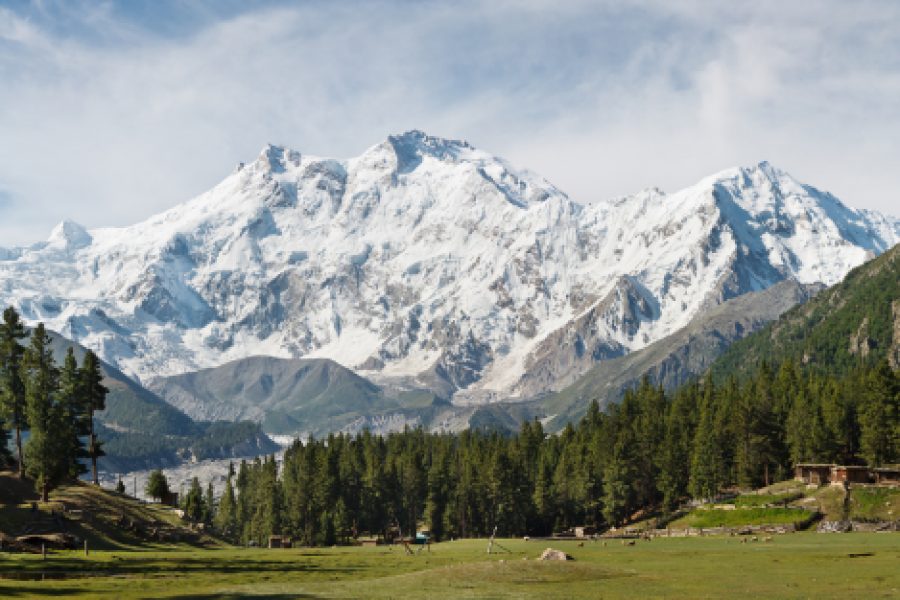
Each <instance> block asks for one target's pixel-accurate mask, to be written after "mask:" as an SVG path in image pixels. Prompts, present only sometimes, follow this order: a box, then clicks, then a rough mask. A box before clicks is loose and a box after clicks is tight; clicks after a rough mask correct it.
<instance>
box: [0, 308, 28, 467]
mask: <svg viewBox="0 0 900 600" xmlns="http://www.w3.org/2000/svg"><path fill="white" fill-rule="evenodd" d="M27 337H28V333H26V332H25V325H24V324H23V323H22V321H21V319H20V318H19V313H17V312H16V309H15V308H13V307H12V306H10V307H9V308H7V309H6V310H4V311H3V323H2V324H0V414H2V415H3V417H4V418H5V420H6V424H7V426H8V427H10V428H12V430H13V431H14V432H15V438H16V457H17V458H18V462H19V468H18V472H19V478H23V477H25V461H24V456H23V454H22V432H23V431H27V430H28V421H27V418H26V414H25V413H26V411H25V383H24V382H23V381H22V357H23V356H24V353H25V348H23V347H22V345H21V344H19V340H21V339H25V338H27Z"/></svg>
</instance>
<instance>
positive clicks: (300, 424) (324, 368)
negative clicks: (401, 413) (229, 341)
mask: <svg viewBox="0 0 900 600" xmlns="http://www.w3.org/2000/svg"><path fill="white" fill-rule="evenodd" d="M149 387H150V389H151V390H152V391H154V392H156V393H157V394H159V395H160V397H162V398H163V399H165V400H166V402H168V403H170V404H172V405H173V406H176V407H178V408H179V409H180V410H183V411H184V412H185V413H187V414H188V415H189V416H191V417H193V418H194V419H197V420H213V419H223V420H229V421H240V420H245V419H246V420H252V421H256V422H260V423H264V425H265V428H266V431H268V432H271V433H295V432H297V431H312V430H315V429H317V428H318V427H319V425H320V424H321V423H322V422H323V421H324V420H327V419H330V418H333V417H340V418H342V419H345V420H353V419H355V418H357V417H358V416H359V415H361V414H371V413H377V412H381V411H383V410H387V409H392V408H400V406H401V404H400V403H399V402H398V401H397V400H392V399H389V398H386V397H385V396H384V395H383V394H382V391H381V389H380V388H379V387H378V386H376V385H374V384H373V383H371V382H370V381H368V380H366V379H364V378H362V377H360V376H359V375H356V374H355V373H353V371H350V370H349V369H346V368H344V367H342V366H341V365H339V364H337V363H336V362H334V361H332V360H327V359H311V360H305V359H278V358H272V357H263V356H257V357H250V358H245V359H241V360H237V361H232V362H230V363H227V364H225V365H222V366H221V367H216V368H213V369H204V370H201V371H197V372H194V373H186V374H183V375H175V376H172V377H166V378H161V379H157V380H156V381H155V382H153V383H152V384H150V386H149Z"/></svg>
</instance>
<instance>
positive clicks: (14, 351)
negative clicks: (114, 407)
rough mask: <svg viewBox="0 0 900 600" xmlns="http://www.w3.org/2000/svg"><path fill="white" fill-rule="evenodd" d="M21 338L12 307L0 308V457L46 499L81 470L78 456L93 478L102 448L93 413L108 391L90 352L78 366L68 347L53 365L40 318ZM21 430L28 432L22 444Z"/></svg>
mask: <svg viewBox="0 0 900 600" xmlns="http://www.w3.org/2000/svg"><path fill="white" fill-rule="evenodd" d="M27 337H29V334H28V333H27V332H26V331H25V326H24V324H23V323H22V321H21V319H20V317H19V314H18V313H17V312H16V310H15V309H14V308H12V307H10V308H8V309H6V310H5V311H3V322H2V324H0V418H2V422H0V460H2V461H3V462H4V463H6V464H10V465H14V466H16V467H17V469H18V473H19V477H25V474H26V473H27V474H28V475H30V476H31V477H33V478H34V479H35V480H36V482H37V488H38V490H39V491H40V492H41V496H42V498H43V500H44V502H46V501H47V494H48V493H49V490H50V489H51V488H52V487H53V486H55V485H56V484H57V483H58V482H59V481H60V480H61V479H63V478H64V477H78V476H79V475H81V474H84V473H87V469H86V468H85V467H84V465H83V464H82V460H83V459H90V460H91V463H92V465H93V474H94V483H95V484H96V483H97V459H98V458H99V457H101V456H103V455H104V453H103V447H102V446H103V443H102V442H101V441H99V440H98V439H97V436H96V435H95V432H94V413H95V412H96V411H99V410H103V409H104V408H105V398H106V394H107V392H108V390H107V389H106V388H105V387H104V386H103V384H102V381H103V373H102V371H101V369H100V361H99V360H98V359H97V356H96V355H95V354H94V353H93V352H91V351H88V353H87V354H86V355H85V357H84V361H83V362H82V365H81V366H80V367H79V366H78V362H77V360H76V359H75V356H74V354H73V352H72V349H71V348H70V349H69V351H68V353H67V355H66V358H65V360H64V362H63V365H62V367H59V366H57V364H56V362H55V361H54V359H53V350H52V349H51V344H52V339H51V338H50V336H49V335H47V332H46V330H45V329H44V324H43V323H41V324H39V325H38V326H37V327H36V328H35V329H34V331H33V332H32V333H31V340H30V343H29V345H28V346H23V345H22V344H20V343H19V340H24V339H25V338H27ZM25 431H27V432H29V434H30V435H29V438H28V440H27V441H26V442H25V444H24V447H23V444H22V433H23V432H25ZM10 433H12V434H14V436H15V449H16V456H15V457H13V456H12V453H11V452H10V451H9V435H10ZM85 439H86V440H87V441H85Z"/></svg>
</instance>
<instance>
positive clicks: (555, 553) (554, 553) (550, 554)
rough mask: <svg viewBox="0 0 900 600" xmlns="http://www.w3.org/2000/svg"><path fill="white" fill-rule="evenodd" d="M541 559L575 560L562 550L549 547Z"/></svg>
mask: <svg viewBox="0 0 900 600" xmlns="http://www.w3.org/2000/svg"><path fill="white" fill-rule="evenodd" d="M541 560H573V559H572V557H571V556H569V555H568V554H566V553H565V552H563V551H562V550H554V549H553V548H547V549H546V550H544V551H543V552H542V553H541Z"/></svg>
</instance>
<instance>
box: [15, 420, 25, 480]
mask: <svg viewBox="0 0 900 600" xmlns="http://www.w3.org/2000/svg"><path fill="white" fill-rule="evenodd" d="M18 424H19V417H18V414H16V450H17V451H18V453H19V479H25V464H24V463H23V462H22V434H21V433H20V431H19V427H18Z"/></svg>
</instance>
